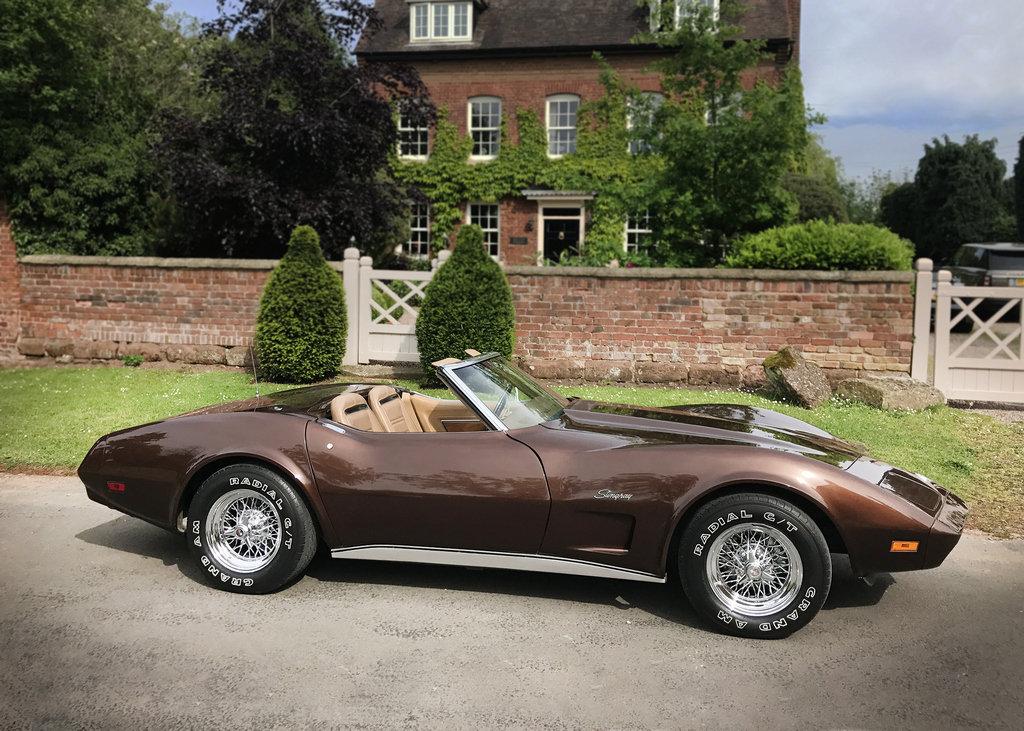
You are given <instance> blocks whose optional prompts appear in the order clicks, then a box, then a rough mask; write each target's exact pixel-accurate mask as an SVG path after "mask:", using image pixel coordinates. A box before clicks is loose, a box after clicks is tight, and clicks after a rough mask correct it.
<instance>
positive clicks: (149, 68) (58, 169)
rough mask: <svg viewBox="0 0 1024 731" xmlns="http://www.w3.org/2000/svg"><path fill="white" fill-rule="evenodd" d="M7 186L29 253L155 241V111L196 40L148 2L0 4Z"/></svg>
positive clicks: (169, 94)
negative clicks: (151, 232)
mask: <svg viewBox="0 0 1024 731" xmlns="http://www.w3.org/2000/svg"><path fill="white" fill-rule="evenodd" d="M0 17H2V18H3V19H4V21H3V23H2V24H0V110H2V112H0V191H2V192H4V193H6V195H7V196H8V198H9V199H10V203H11V213H12V215H13V218H14V223H15V226H16V228H17V230H18V243H19V247H20V248H21V250H22V251H24V252H38V251H66V252H70V253H76V254H93V253H101V254H131V253H141V252H143V250H144V249H145V248H146V241H147V238H148V237H147V235H146V234H147V232H146V228H147V224H148V220H149V215H148V208H149V200H150V197H151V195H152V191H153V176H154V168H153V163H152V159H151V157H150V155H149V154H148V147H149V144H150V140H151V124H150V123H151V121H152V119H153V117H154V115H155V114H156V112H157V110H158V109H160V108H161V107H163V106H164V105H167V104H173V103H176V102H177V101H180V100H184V99H189V98H191V97H192V96H193V95H192V94H191V93H190V91H191V89H190V87H189V83H188V69H189V65H188V63H187V61H188V57H189V54H190V53H191V51H192V48H193V46H192V43H191V41H190V39H189V38H187V37H186V36H185V35H183V30H182V28H181V27H180V25H179V23H178V22H177V21H176V20H174V19H173V18H169V17H168V16H166V15H165V14H164V10H163V8H162V7H160V6H158V7H156V8H155V9H154V8H150V7H149V6H148V3H147V2H146V0H46V1H45V2H44V1H43V0H0Z"/></svg>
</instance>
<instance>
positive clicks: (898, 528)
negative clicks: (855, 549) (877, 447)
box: [848, 457, 969, 573]
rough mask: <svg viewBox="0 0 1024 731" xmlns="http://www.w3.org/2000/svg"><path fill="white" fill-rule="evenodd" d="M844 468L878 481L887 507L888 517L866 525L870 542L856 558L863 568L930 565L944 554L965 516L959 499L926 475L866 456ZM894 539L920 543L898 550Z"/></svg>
mask: <svg viewBox="0 0 1024 731" xmlns="http://www.w3.org/2000/svg"><path fill="white" fill-rule="evenodd" d="M848 472H850V473H851V474H854V475H856V476H857V477H859V478H861V479H862V480H865V481H866V482H870V483H872V484H874V485H877V486H878V489H879V490H881V491H882V495H884V496H885V497H886V502H887V503H888V504H889V505H890V507H891V511H890V513H889V516H890V517H889V519H888V520H885V519H882V520H881V521H879V523H876V525H875V526H873V530H871V531H869V535H870V538H869V540H870V542H871V544H872V545H871V546H870V547H867V549H866V550H865V551H863V552H862V553H861V556H860V559H861V560H860V561H859V562H858V563H859V564H860V565H859V566H858V568H860V569H861V572H862V573H875V572H880V571H885V572H896V571H917V570H921V569H932V568H935V567H937V566H939V565H941V564H942V562H943V561H945V560H946V557H947V556H948V555H949V554H950V552H951V551H952V550H953V549H954V548H955V547H956V544H957V543H958V542H959V541H960V536H961V535H962V534H963V530H964V524H965V523H966V522H967V515H968V512H969V510H968V508H967V505H966V503H964V501H963V500H961V499H960V498H959V497H957V496H956V495H955V494H954V493H952V492H951V491H949V490H948V489H946V488H945V487H942V486H941V485H937V484H936V483H934V482H932V481H931V480H929V479H928V478H927V477H925V476H924V475H919V474H915V473H912V472H907V471H905V470H901V469H898V468H896V467H893V466H892V465H888V464H885V463H884V462H878V461H876V460H873V459H870V458H867V457H865V458H862V459H859V460H857V461H856V462H855V463H853V465H851V466H850V467H849V468H848ZM877 517H881V516H877ZM897 542H903V543H905V542H914V543H917V544H918V545H919V549H918V550H917V551H916V552H914V553H900V552H896V551H895V550H894V549H895V546H894V544H895V543H897ZM851 554H852V552H851ZM853 559H854V557H853V555H851V561H853Z"/></svg>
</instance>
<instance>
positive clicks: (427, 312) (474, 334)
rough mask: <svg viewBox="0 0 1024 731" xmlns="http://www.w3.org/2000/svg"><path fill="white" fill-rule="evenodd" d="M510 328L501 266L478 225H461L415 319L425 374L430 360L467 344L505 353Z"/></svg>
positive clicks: (512, 321) (458, 353) (511, 311)
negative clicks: (485, 247)
mask: <svg viewBox="0 0 1024 731" xmlns="http://www.w3.org/2000/svg"><path fill="white" fill-rule="evenodd" d="M515 328H516V313H515V308H514V307H513V305H512V289H511V288H510V287H509V286H508V280H507V279H506V278H505V272H503V271H502V270H501V267H500V266H498V264H497V262H495V261H494V260H493V259H491V257H490V256H489V255H488V253H487V251H486V250H485V249H484V235H483V231H481V230H480V228H479V227H478V226H463V227H462V229H461V230H460V231H459V238H458V243H457V244H456V246H455V251H453V252H452V255H451V258H450V259H449V260H448V261H447V262H446V263H445V265H444V266H442V267H441V268H440V269H439V270H438V271H437V274H435V275H434V278H433V280H432V281H431V282H430V284H429V285H428V286H427V289H426V298H425V299H424V301H423V307H422V308H421V309H420V314H419V318H418V319H417V320H416V338H417V340H418V341H419V349H420V362H421V363H422V364H423V370H424V371H426V373H427V374H428V375H430V374H432V373H433V368H432V367H431V365H430V364H431V363H433V362H434V361H437V360H442V359H444V358H461V357H464V351H465V350H466V349H467V348H472V349H475V350H479V351H480V352H481V353H487V352H490V351H497V352H499V353H501V354H503V355H505V356H509V355H511V354H512V348H513V346H514V345H515Z"/></svg>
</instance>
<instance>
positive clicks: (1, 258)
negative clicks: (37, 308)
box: [0, 199, 21, 358]
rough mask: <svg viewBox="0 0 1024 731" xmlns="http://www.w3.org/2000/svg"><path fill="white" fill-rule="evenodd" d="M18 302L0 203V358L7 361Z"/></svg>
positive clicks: (15, 263) (3, 205) (10, 238)
mask: <svg viewBox="0 0 1024 731" xmlns="http://www.w3.org/2000/svg"><path fill="white" fill-rule="evenodd" d="M20 301H21V272H20V270H19V267H18V260H17V258H15V251H14V237H13V235H12V233H11V222H10V220H8V218H7V205H6V203H5V202H4V201H3V200H2V199H0V358H10V357H12V356H14V355H15V354H16V352H17V350H16V344H17V342H18V335H19V334H20V333H21V317H20V315H21V308H20Z"/></svg>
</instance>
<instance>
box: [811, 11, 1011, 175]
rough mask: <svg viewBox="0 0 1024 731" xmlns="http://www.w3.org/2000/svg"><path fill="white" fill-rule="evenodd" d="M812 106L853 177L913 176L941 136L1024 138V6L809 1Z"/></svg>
mask: <svg viewBox="0 0 1024 731" xmlns="http://www.w3.org/2000/svg"><path fill="white" fill-rule="evenodd" d="M803 12H804V17H803V36H802V38H803V47H802V50H801V66H802V67H803V71H804V80H805V83H806V87H807V100H808V103H809V104H811V106H812V107H814V108H815V109H816V110H817V111H820V112H823V113H825V114H826V115H827V116H828V117H829V124H828V125H827V126H826V127H825V128H824V130H822V134H823V136H824V138H825V140H826V143H827V144H828V145H829V146H830V147H831V148H832V149H833V150H834V151H835V152H837V153H838V154H840V155H841V156H842V157H843V158H844V162H845V163H846V166H847V169H848V171H849V172H850V173H851V174H854V175H865V174H868V173H870V172H871V170H872V169H873V168H880V169H892V170H896V171H899V170H900V169H902V168H910V169H913V168H914V167H916V163H917V159H918V158H919V157H920V156H921V151H922V147H923V145H924V144H925V143H926V142H928V141H930V140H931V138H932V137H935V136H939V135H942V134H945V133H948V134H950V136H952V137H961V136H963V135H964V134H968V133H974V132H977V133H980V134H982V136H983V137H986V138H987V137H993V136H995V137H998V138H999V141H1000V145H999V151H1000V154H1001V155H1002V156H1003V157H1004V159H1007V160H1012V159H1015V158H1016V140H1017V139H1019V138H1020V136H1021V135H1022V134H1024V83H1021V73H1022V71H1024V2H1022V0H984V1H983V2H979V1H978V0H807V1H806V2H804V11H803Z"/></svg>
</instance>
